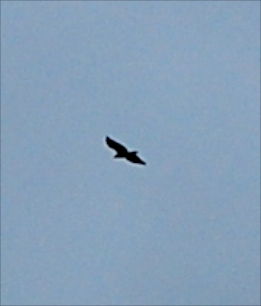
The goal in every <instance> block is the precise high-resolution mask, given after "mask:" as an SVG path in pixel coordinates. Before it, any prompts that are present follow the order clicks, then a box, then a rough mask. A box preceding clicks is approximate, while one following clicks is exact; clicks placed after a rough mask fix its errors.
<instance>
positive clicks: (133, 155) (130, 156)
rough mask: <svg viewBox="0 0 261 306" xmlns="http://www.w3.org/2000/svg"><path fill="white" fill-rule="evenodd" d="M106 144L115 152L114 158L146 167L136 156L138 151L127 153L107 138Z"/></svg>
mask: <svg viewBox="0 0 261 306" xmlns="http://www.w3.org/2000/svg"><path fill="white" fill-rule="evenodd" d="M106 143H107V145H108V146H109V147H110V148H112V149H113V150H115V151H116V152H117V153H116V155H115V156H114V158H126V159H127V160H128V161H130V162H132V163H135V164H142V165H146V163H145V162H144V161H143V160H141V159H140V158H139V156H137V153H138V151H132V152H129V151H128V150H127V149H126V148H125V147H124V146H123V145H121V144H119V143H118V142H116V141H115V140H113V139H111V138H110V137H108V136H107V137H106Z"/></svg>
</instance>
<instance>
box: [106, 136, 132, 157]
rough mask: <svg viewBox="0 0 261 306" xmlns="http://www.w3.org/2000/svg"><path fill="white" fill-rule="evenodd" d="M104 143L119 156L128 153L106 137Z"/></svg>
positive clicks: (121, 146)
mask: <svg viewBox="0 0 261 306" xmlns="http://www.w3.org/2000/svg"><path fill="white" fill-rule="evenodd" d="M106 143H107V145H108V146H109V147H110V148H112V149H114V150H115V151H117V152H118V153H120V154H127V153H128V151H127V149H126V148H125V147H124V146H123V145H121V144H119V143H118V142H116V141H114V140H112V139H111V138H109V137H108V136H107V137H106Z"/></svg>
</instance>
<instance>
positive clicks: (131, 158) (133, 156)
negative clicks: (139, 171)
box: [127, 154, 146, 165]
mask: <svg viewBox="0 0 261 306" xmlns="http://www.w3.org/2000/svg"><path fill="white" fill-rule="evenodd" d="M127 159H128V160H129V161H130V162H133V163H135V164H142V165H146V163H145V162H144V161H143V160H142V159H140V158H139V156H138V155H136V154H128V156H127Z"/></svg>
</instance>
